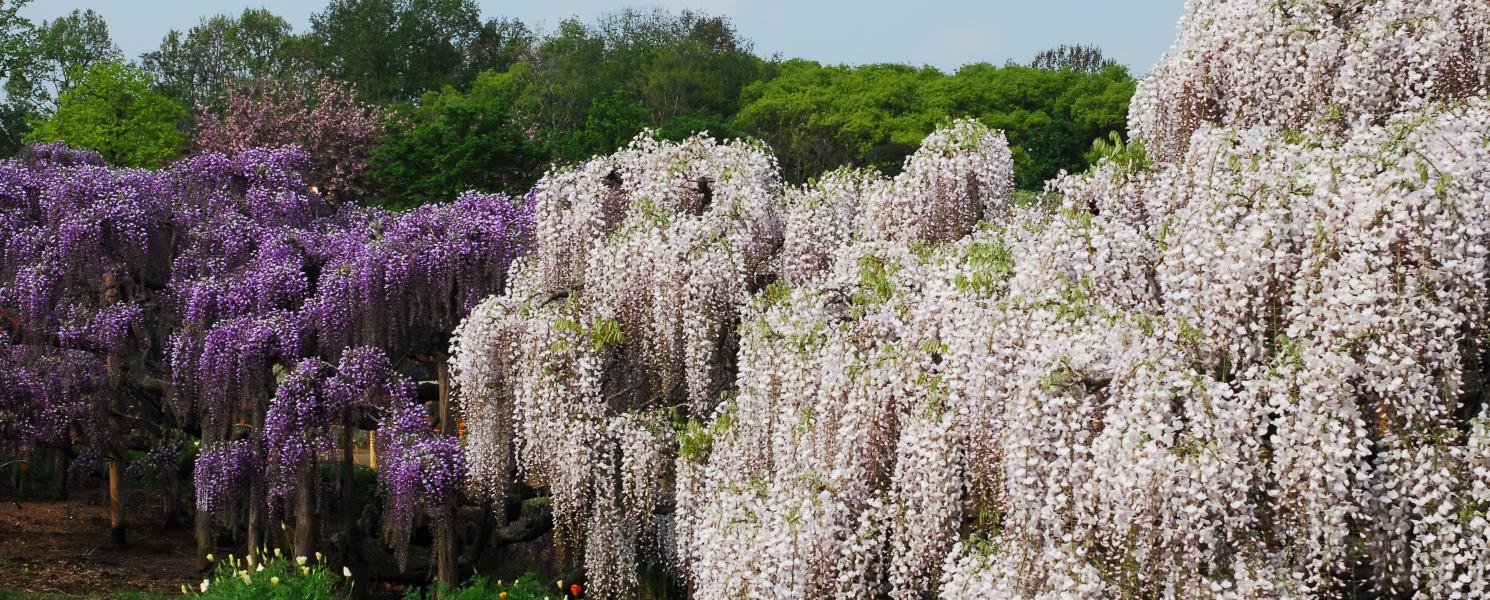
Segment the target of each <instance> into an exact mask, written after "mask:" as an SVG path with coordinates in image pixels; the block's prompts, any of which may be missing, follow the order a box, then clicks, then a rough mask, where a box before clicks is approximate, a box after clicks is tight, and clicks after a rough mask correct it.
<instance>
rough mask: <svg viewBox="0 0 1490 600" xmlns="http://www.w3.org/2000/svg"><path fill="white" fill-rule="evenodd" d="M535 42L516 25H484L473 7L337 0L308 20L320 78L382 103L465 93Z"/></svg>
mask: <svg viewBox="0 0 1490 600" xmlns="http://www.w3.org/2000/svg"><path fill="white" fill-rule="evenodd" d="M531 39H532V35H531V33H529V32H528V30H527V28H526V27H524V26H523V25H522V24H521V23H519V22H516V21H502V20H493V21H488V22H486V23H483V22H482V21H481V11H480V8H479V7H478V6H477V5H476V3H475V2H474V0H332V2H331V3H330V4H328V5H327V6H326V8H325V10H323V11H321V12H320V13H317V14H315V15H312V16H311V28H310V31H309V33H307V34H306V36H305V43H306V46H307V51H308V52H309V54H310V56H311V57H312V58H313V59H314V61H315V66H316V68H317V69H318V70H319V71H320V72H321V73H322V74H325V75H327V76H330V77H333V78H336V79H341V80H343V81H349V82H352V83H354V84H356V85H357V89H358V91H359V93H361V94H362V98H363V99H365V100H368V101H370V102H379V103H382V102H391V101H398V100H414V99H416V98H418V97H419V96H420V95H421V94H423V93H424V92H426V91H431V90H439V89H441V88H442V87H444V86H447V85H449V86H453V87H456V88H464V87H465V86H467V85H469V84H470V82H471V81H472V80H473V79H474V78H475V77H476V75H477V74H478V73H480V72H481V71H483V70H486V69H493V68H495V69H505V68H506V67H507V66H508V65H510V64H511V62H512V61H513V60H515V59H516V57H517V56H518V55H519V54H521V53H522V52H523V50H524V49H525V48H526V47H527V45H528V44H529V43H530V41H531Z"/></svg>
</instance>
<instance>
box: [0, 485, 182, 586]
mask: <svg viewBox="0 0 1490 600" xmlns="http://www.w3.org/2000/svg"><path fill="white" fill-rule="evenodd" d="M74 496H75V497H74V499H72V500H68V501H53V500H19V499H16V498H15V495H14V494H12V493H10V490H8V489H0V588H9V589H11V590H15V591H24V592H30V593H65V594H96V593H99V592H100V591H102V590H112V591H144V592H162V593H167V592H175V593H177V594H179V593H180V590H181V584H183V583H188V582H192V581H196V580H199V579H201V577H200V575H198V573H197V570H196V561H195V558H194V557H193V554H194V553H195V550H196V546H195V542H194V541H193V538H192V532H191V529H190V528H189V527H174V528H167V527H165V526H164V511H163V505H162V504H161V501H160V498H159V496H158V495H157V494H156V493H154V492H152V491H150V490H133V491H132V492H131V493H129V494H128V498H129V504H128V506H129V524H130V529H129V542H130V545H129V547H128V548H125V549H122V550H120V549H115V548H114V547H113V546H112V545H111V544H110V542H109V536H108V531H109V515H108V508H107V506H105V505H104V504H103V503H102V502H101V500H102V499H103V496H102V490H83V491H79V492H77V493H75V494H74Z"/></svg>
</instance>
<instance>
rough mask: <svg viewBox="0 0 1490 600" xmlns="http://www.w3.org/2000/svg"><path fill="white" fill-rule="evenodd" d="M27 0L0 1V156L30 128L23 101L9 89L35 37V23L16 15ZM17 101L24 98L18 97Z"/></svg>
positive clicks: (9, 151) (9, 152)
mask: <svg viewBox="0 0 1490 600" xmlns="http://www.w3.org/2000/svg"><path fill="white" fill-rule="evenodd" d="M29 3H30V0H0V79H4V80H5V82H6V84H7V85H6V86H5V88H7V89H5V101H4V102H3V103H0V155H4V156H11V155H14V154H15V153H16V151H18V150H20V148H21V137H22V136H24V135H26V132H27V131H30V129H31V123H30V116H31V114H30V111H29V110H28V108H27V106H26V104H25V102H23V101H22V102H18V98H17V97H15V96H13V95H12V94H11V93H10V91H9V89H8V88H9V83H10V81H12V80H14V79H16V78H17V77H18V76H19V75H20V74H21V73H22V72H23V70H24V68H25V60H24V58H25V57H26V56H27V51H28V49H29V47H30V45H31V44H32V40H33V39H34V36H35V33H36V31H35V25H33V24H32V23H31V20H30V19H27V18H26V17H23V16H21V15H20V12H19V11H20V10H21V8H22V7H24V6H26V5H27V4H29ZM19 100H24V98H20V99H19Z"/></svg>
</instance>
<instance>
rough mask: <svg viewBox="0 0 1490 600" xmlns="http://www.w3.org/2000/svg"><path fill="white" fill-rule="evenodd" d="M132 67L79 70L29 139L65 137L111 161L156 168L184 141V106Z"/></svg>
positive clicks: (59, 139)
mask: <svg viewBox="0 0 1490 600" xmlns="http://www.w3.org/2000/svg"><path fill="white" fill-rule="evenodd" d="M150 83H151V82H150V78H149V76H147V75H146V74H145V73H144V71H141V70H140V69H139V68H137V67H133V66H130V65H124V64H120V63H117V62H105V63H99V64H96V65H93V66H90V67H88V68H86V69H84V70H82V71H80V72H79V74H78V76H77V78H76V81H75V83H74V84H73V85H72V87H70V88H68V89H67V90H66V91H63V92H62V94H61V95H60V96H59V97H58V100H57V110H56V112H55V113H53V114H52V115H51V117H49V118H47V119H46V120H43V121H40V122H38V123H37V124H36V127H35V128H34V129H32V130H31V133H29V134H27V135H26V138H25V140H26V141H28V142H65V143H67V144H69V145H71V146H76V147H79V148H88V149H90V150H96V151H98V152H99V153H100V154H102V155H103V156H104V159H105V160H107V161H109V163H110V164H114V165H119V166H126V167H146V168H157V167H160V166H162V165H164V164H166V163H167V162H168V161H170V160H171V159H172V158H175V157H176V156H177V155H179V154H180V153H181V150H182V149H183V148H184V147H185V145H186V134H185V133H184V128H185V126H186V123H187V117H188V113H187V111H186V109H185V108H184V107H182V106H181V105H180V104H177V103H176V102H174V101H172V100H171V99H170V98H167V97H165V96H164V95H162V94H161V93H159V92H156V91H154V90H152V89H151V87H150Z"/></svg>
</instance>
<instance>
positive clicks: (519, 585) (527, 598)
mask: <svg viewBox="0 0 1490 600" xmlns="http://www.w3.org/2000/svg"><path fill="white" fill-rule="evenodd" d="M555 595H556V593H555V590H552V589H551V588H549V586H548V585H546V584H543V583H540V582H539V581H538V578H537V577H536V576H534V575H533V574H532V573H527V574H525V575H523V576H522V577H520V578H518V579H515V580H512V581H503V580H500V579H498V580H495V581H493V580H491V579H490V578H487V577H486V576H483V575H477V576H476V577H474V578H472V579H471V580H470V581H467V582H466V583H465V585H462V586H461V587H460V588H459V589H456V590H454V591H450V592H446V593H444V594H441V595H440V598H442V599H446V600H488V599H500V600H545V599H548V598H553V597H554V596H555ZM422 598H423V595H422V594H421V591H420V590H419V589H418V588H410V589H409V590H408V591H407V592H405V594H404V600H422Z"/></svg>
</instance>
